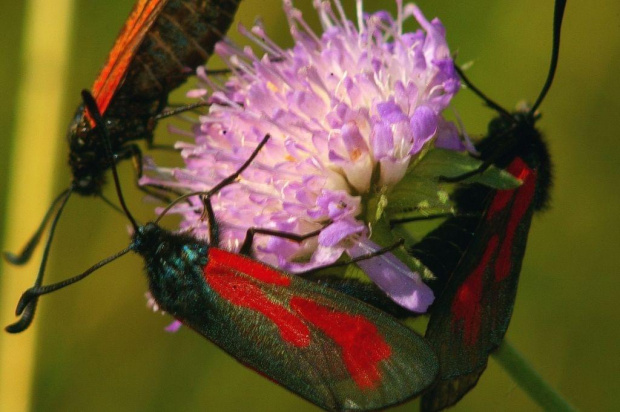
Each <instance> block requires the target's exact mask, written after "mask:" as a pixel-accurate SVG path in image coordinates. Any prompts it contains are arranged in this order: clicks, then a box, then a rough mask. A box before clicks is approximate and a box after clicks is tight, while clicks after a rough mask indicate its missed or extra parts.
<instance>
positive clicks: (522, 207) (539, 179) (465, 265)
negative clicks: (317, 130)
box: [411, 0, 566, 411]
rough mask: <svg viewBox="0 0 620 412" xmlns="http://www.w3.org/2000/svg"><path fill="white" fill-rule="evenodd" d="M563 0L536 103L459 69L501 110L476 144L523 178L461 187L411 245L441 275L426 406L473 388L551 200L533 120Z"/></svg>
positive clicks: (558, 8) (499, 336)
mask: <svg viewBox="0 0 620 412" xmlns="http://www.w3.org/2000/svg"><path fill="white" fill-rule="evenodd" d="M565 6H566V1H564V0H558V1H556V3H555V15H554V31H553V32H554V41H553V53H552V60H551V67H550V70H549V75H548V78H547V82H546V84H545V86H544V87H543V90H542V92H541V93H540V96H539V97H538V99H537V101H536V103H535V104H534V105H533V106H532V107H531V108H529V109H526V110H523V111H518V112H516V113H508V112H507V111H506V110H504V109H502V108H501V107H500V106H499V105H497V104H496V103H494V102H493V101H491V100H490V99H488V98H487V97H486V96H485V95H484V94H482V93H481V92H480V91H479V90H478V89H476V88H475V87H474V86H473V85H472V84H471V83H470V82H469V80H468V79H467V78H466V77H465V76H464V75H463V74H462V73H461V77H462V78H463V80H464V81H465V83H467V85H468V86H469V87H470V88H471V89H472V90H473V91H475V92H476V93H477V94H478V95H480V96H481V97H482V98H483V99H484V101H485V102H486V103H487V104H488V105H489V106H491V107H492V108H494V109H496V110H497V111H498V112H499V116H498V117H497V118H495V119H494V120H493V121H491V123H490V125H489V130H488V135H487V136H486V137H485V138H484V139H483V140H482V141H481V142H480V143H479V144H478V145H477V146H476V148H477V149H478V151H479V152H480V157H481V159H482V160H483V161H484V162H485V163H486V165H490V164H493V165H495V166H497V167H500V168H505V169H506V170H507V171H508V172H510V173H511V174H512V175H514V176H515V177H517V178H518V179H520V180H521V181H522V182H523V183H522V185H521V186H520V187H518V188H517V189H513V190H493V189H490V188H487V187H484V186H481V185H471V186H466V187H464V188H461V189H459V190H457V191H456V193H455V203H456V206H457V209H458V213H459V214H460V215H461V216H456V217H452V218H449V219H447V220H446V221H445V222H443V223H442V224H441V225H440V226H439V227H438V228H437V229H435V230H433V231H432V232H430V233H429V234H428V235H427V236H426V237H425V238H424V239H423V240H422V241H421V242H420V243H418V244H416V245H415V246H414V247H413V248H412V250H411V252H412V254H413V255H414V256H416V257H418V258H419V259H420V260H421V261H422V262H424V263H425V264H426V265H427V266H428V267H429V268H430V269H431V270H432V271H433V273H434V274H435V275H436V276H437V278H438V282H436V284H435V285H433V286H432V287H433V288H434V291H435V292H436V296H437V300H436V302H435V303H434V304H433V307H432V308H431V311H430V321H429V325H428V328H427V331H426V338H427V339H428V341H429V343H430V344H431V346H432V347H433V348H434V349H435V352H436V353H437V356H438V358H439V364H440V372H439V377H438V380H437V383H436V384H435V386H434V387H433V388H432V389H431V390H430V391H429V392H427V393H426V394H425V395H424V396H423V398H422V410H425V411H436V410H441V409H444V408H446V407H449V406H451V405H453V404H454V403H456V402H457V401H458V400H460V399H461V398H462V397H463V396H464V395H465V394H466V393H467V392H468V391H469V390H470V389H471V388H473V387H474V386H475V385H476V383H477V381H478V379H479V377H480V375H481V374H482V372H483V371H484V369H485V368H486V365H487V360H488V356H489V354H490V353H491V352H493V351H494V350H495V349H497V347H498V346H499V345H500V344H501V342H502V340H503V338H504V335H505V333H506V330H507V329H508V324H509V322H510V318H511V315H512V310H513V306H514V303H515V298H516V293H517V285H518V281H519V273H520V271H521V263H522V261H523V257H524V254H525V248H526V243H527V236H528V232H529V229H530V224H531V221H532V216H533V214H534V212H536V211H539V210H541V209H544V208H545V206H546V205H547V203H548V199H549V189H550V186H551V161H550V157H549V153H548V150H547V146H546V144H545V142H544V141H543V138H542V136H541V134H540V132H539V131H538V130H537V129H536V128H535V122H536V120H537V119H538V117H539V115H538V114H537V113H536V110H537V108H538V107H539V105H540V103H541V102H542V101H543V99H544V97H545V95H546V93H547V91H548V90H549V87H550V86H551V83H552V80H553V77H554V74H555V69H556V66H557V61H558V54H559V42H560V29H561V24H562V17H563V13H564V8H565ZM463 177H464V176H463Z"/></svg>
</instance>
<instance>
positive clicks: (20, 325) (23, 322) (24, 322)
mask: <svg viewBox="0 0 620 412" xmlns="http://www.w3.org/2000/svg"><path fill="white" fill-rule="evenodd" d="M71 192H72V190H71V189H67V190H65V191H64V192H62V193H61V195H60V196H59V197H58V198H57V199H56V200H55V201H54V204H55V203H57V202H60V206H59V207H58V211H57V212H56V215H55V216H54V219H53V220H52V224H51V226H50V232H49V235H48V238H47V242H45V248H44V249H43V257H42V258H41V264H40V265H39V272H38V273H37V277H36V279H35V281H34V286H33V288H38V287H40V286H41V284H42V283H43V275H44V274H45V268H46V266H47V259H48V257H49V254H50V248H51V246H52V239H53V238H54V233H55V232H56V225H57V224H58V221H59V220H60V215H62V211H63V209H64V208H65V205H66V204H67V201H68V200H69V197H70V196H71ZM24 309H25V310H24ZM24 309H22V310H21V311H20V314H21V313H22V312H23V315H22V317H21V318H20V319H19V320H18V321H17V322H15V323H13V324H11V325H9V326H7V327H6V328H5V329H6V331H7V332H9V333H19V332H23V331H24V330H26V329H27V328H28V326H30V324H31V323H32V320H33V319H34V314H35V312H36V309H37V298H36V297H34V299H31V300H30V301H29V302H28V304H27V305H26V306H25V307H24ZM18 316H19V315H18Z"/></svg>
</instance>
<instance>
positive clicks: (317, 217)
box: [142, 0, 464, 312]
mask: <svg viewBox="0 0 620 412" xmlns="http://www.w3.org/2000/svg"><path fill="white" fill-rule="evenodd" d="M314 4H315V8H316V10H317V12H318V14H319V18H320V22H321V24H322V26H323V34H322V35H319V34H317V33H315V32H313V31H312V29H310V28H309V26H308V25H307V24H306V22H305V21H304V19H303V18H302V15H301V12H300V11H299V10H297V9H295V8H294V7H293V5H292V2H291V1H289V0H284V10H285V13H286V15H287V18H288V21H289V25H290V32H291V35H292V37H293V39H294V41H295V46H294V47H293V48H292V49H286V50H285V49H282V48H280V47H279V46H278V45H277V44H276V43H275V42H274V41H273V40H271V39H270V38H269V37H268V36H267V34H266V33H265V30H264V29H263V27H260V26H257V27H254V28H252V29H251V30H247V29H245V28H243V27H242V28H240V30H241V32H242V33H243V34H245V36H246V37H247V38H249V39H250V40H251V41H253V42H254V43H256V44H257V45H259V46H260V47H261V48H262V49H263V50H264V52H265V54H264V56H262V57H260V56H256V55H255V54H254V53H253V52H252V50H251V49H250V48H249V47H246V48H239V47H237V46H235V45H233V44H231V43H229V42H226V41H224V42H221V43H219V44H218V45H217V46H216V52H217V53H218V54H219V55H220V56H221V57H222V58H223V59H224V61H226V63H227V64H228V65H229V67H230V69H231V70H232V72H233V74H232V75H231V76H230V77H229V78H228V79H227V81H226V83H224V84H221V83H218V81H217V79H213V78H210V77H209V76H207V75H206V72H205V70H204V69H202V70H199V71H198V76H199V78H200V79H201V80H202V82H203V88H201V89H198V90H194V91H192V92H190V93H189V96H191V97H197V98H204V97H206V98H208V100H209V102H210V103H211V106H210V109H209V113H208V114H207V115H205V116H202V117H201V118H200V122H199V123H198V124H197V125H196V126H195V128H194V134H195V143H191V144H190V143H179V144H178V145H177V147H178V148H179V149H181V154H182V156H183V158H184V160H185V167H184V168H180V169H166V168H161V167H159V168H154V173H151V175H150V176H149V177H145V178H143V181H142V182H143V183H145V184H146V183H156V184H158V185H165V186H168V187H172V188H174V189H175V190H181V191H196V190H208V189H210V188H212V187H213V186H215V185H216V184H217V183H218V182H220V181H221V180H222V179H223V178H224V177H226V176H227V175H229V174H231V173H232V172H234V171H235V170H236V169H237V168H238V167H239V166H240V165H241V164H242V163H243V162H244V161H245V160H246V159H247V158H248V157H249V156H250V154H251V153H252V151H253V150H254V148H255V147H256V146H257V144H258V143H259V142H260V141H261V140H262V139H263V138H264V136H265V135H267V134H269V135H270V136H271V138H270V140H269V141H268V142H267V144H266V146H265V147H264V148H263V149H262V150H261V152H260V153H259V155H258V157H257V158H256V159H255V161H254V162H253V163H252V165H251V166H250V167H249V168H248V169H247V170H246V171H245V172H244V173H243V174H242V176H241V178H240V179H239V181H238V183H235V184H233V185H230V186H227V187H225V188H224V189H223V190H222V191H221V192H220V193H218V194H217V195H216V196H215V197H214V198H213V199H212V200H213V205H214V210H215V214H216V217H217V219H218V222H219V224H220V230H221V239H222V241H221V244H220V245H219V246H220V247H223V248H226V249H228V250H237V249H238V248H239V246H240V244H241V242H242V241H243V238H244V236H245V232H246V230H247V229H248V228H249V227H262V228H269V229H274V230H279V231H284V232H293V233H298V234H305V233H308V232H312V231H316V230H320V234H319V235H318V236H316V237H314V238H311V239H309V240H307V241H305V242H303V243H302V244H297V243H294V242H291V241H289V240H285V239H281V238H277V237H273V236H258V237H257V238H256V242H255V251H254V253H255V256H256V258H258V259H259V260H262V261H265V262H267V263H270V264H272V265H275V266H277V267H281V268H282V269H284V270H288V271H292V272H300V271H304V270H308V269H310V268H313V267H317V266H323V265H326V264H329V263H333V262H334V261H336V260H337V259H339V258H340V256H341V255H342V254H343V253H347V254H348V255H349V256H351V257H356V256H360V255H363V254H366V253H369V252H372V251H375V250H377V249H379V248H380V247H379V246H378V245H377V244H375V243H374V242H372V241H371V240H370V238H372V235H371V233H372V225H371V224H370V222H369V221H368V220H367V219H366V217H365V216H366V215H368V213H367V211H368V208H369V205H368V204H367V203H366V202H367V201H368V199H370V198H372V197H373V196H374V195H375V194H376V193H385V194H387V197H388V198H389V192H390V188H391V187H393V186H394V185H395V184H396V183H398V182H399V181H400V180H401V179H402V178H403V176H405V174H406V173H407V171H408V168H409V166H410V165H411V164H412V163H413V162H415V161H417V160H418V159H419V158H420V156H423V155H424V153H425V152H427V151H428V150H430V149H432V148H433V147H434V146H435V144H437V145H438V146H440V147H442V148H447V149H451V150H463V149H464V145H463V142H462V141H461V140H460V138H459V135H458V131H457V128H456V127H455V126H454V125H453V124H452V123H449V122H448V121H446V120H445V119H444V118H443V117H442V115H441V113H442V111H443V110H444V109H446V107H447V106H448V104H449V102H450V100H451V98H452V96H453V95H454V94H455V93H456V92H457V91H458V89H459V80H458V76H457V75H456V73H455V71H454V68H453V66H452V60H451V57H450V52H449V49H448V46H447V43H446V40H445V30H444V28H443V26H442V25H441V23H440V22H439V20H437V19H434V20H432V21H431V22H429V21H427V20H426V19H425V18H424V16H423V15H422V13H421V11H420V10H419V9H418V8H417V7H416V6H414V5H407V6H405V7H403V5H402V4H401V1H400V0H397V4H398V6H399V7H398V10H399V11H398V15H397V17H396V18H395V19H394V18H393V17H391V16H390V15H389V14H388V13H386V12H378V13H374V14H364V13H363V12H362V7H361V1H358V2H357V5H358V13H357V15H358V21H357V22H356V23H353V22H351V21H349V20H347V19H346V17H345V16H344V14H343V12H342V6H341V4H340V0H334V1H333V5H334V6H335V7H334V8H333V7H332V2H329V1H315V2H314ZM410 17H414V18H415V19H416V20H417V21H418V23H419V24H420V26H421V27H422V28H421V29H419V30H417V31H416V32H414V33H403V29H402V27H403V22H404V21H405V20H406V19H408V18H410ZM174 211H175V212H176V213H179V214H181V215H183V218H184V219H183V222H182V224H181V228H182V229H192V230H193V233H194V234H196V235H197V236H206V233H207V228H206V226H205V224H204V223H202V222H200V220H199V217H200V215H201V211H202V203H201V202H200V201H199V200H198V199H191V204H184V205H178V206H177V207H176V208H175V209H174ZM369 237H370V238H369ZM360 267H361V268H362V269H363V270H364V271H365V272H366V273H367V275H368V276H370V277H371V279H372V280H373V281H374V282H375V283H376V284H377V285H378V286H379V287H380V288H382V289H383V290H384V291H385V292H386V293H387V294H388V295H389V296H391V297H392V299H394V300H395V301H396V302H398V303H399V304H401V305H402V306H404V307H406V308H408V309H410V310H413V311H416V312H424V311H426V309H427V307H428V306H429V305H430V304H431V303H432V301H433V294H432V292H431V290H430V289H429V288H428V287H427V286H426V285H425V284H424V283H423V282H422V281H421V279H420V276H419V275H418V274H417V273H414V272H412V271H411V270H410V269H409V268H408V267H407V266H406V265H405V264H403V263H402V262H400V261H399V260H398V259H397V258H396V257H394V255H392V254H389V253H388V254H386V255H382V256H379V257H376V258H373V259H370V260H368V261H364V262H361V263H360Z"/></svg>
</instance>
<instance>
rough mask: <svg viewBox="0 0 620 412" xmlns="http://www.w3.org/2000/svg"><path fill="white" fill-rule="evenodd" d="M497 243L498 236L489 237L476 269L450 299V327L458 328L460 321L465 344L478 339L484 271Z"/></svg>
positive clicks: (470, 343)
mask: <svg viewBox="0 0 620 412" xmlns="http://www.w3.org/2000/svg"><path fill="white" fill-rule="evenodd" d="M498 243H499V236H497V235H494V236H493V237H491V239H490V240H489V243H488V245H487V248H486V249H485V251H484V254H483V255H482V260H481V261H480V263H478V266H476V269H474V271H473V272H472V273H471V274H470V275H469V276H467V278H466V279H465V282H463V284H462V285H461V286H460V287H459V289H458V290H457V292H456V295H455V296H454V300H453V301H452V307H451V311H452V314H453V324H452V327H453V328H460V326H458V325H459V324H460V323H461V322H462V325H463V326H462V328H463V339H464V340H465V343H466V344H467V345H474V344H475V343H476V341H477V340H478V335H479V333H480V323H481V321H482V308H481V307H480V300H481V299H482V292H483V290H482V286H483V277H484V272H485V269H486V268H487V266H488V265H489V262H490V261H491V258H492V257H493V255H494V254H495V251H496V249H497V245H498Z"/></svg>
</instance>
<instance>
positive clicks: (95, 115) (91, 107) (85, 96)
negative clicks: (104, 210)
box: [82, 90, 138, 231]
mask: <svg viewBox="0 0 620 412" xmlns="http://www.w3.org/2000/svg"><path fill="white" fill-rule="evenodd" d="M82 100H83V101H84V106H85V107H86V109H87V110H88V113H89V114H90V117H91V118H92V119H93V120H94V121H95V126H98V127H99V132H100V133H101V137H102V138H103V141H104V146H105V151H106V155H107V156H108V159H109V161H110V164H111V165H112V175H113V176H114V187H115V188H116V194H117V196H118V200H119V202H120V204H121V208H122V209H123V212H125V215H126V216H127V218H128V219H129V221H130V222H131V225H132V226H133V229H134V231H137V230H138V224H137V223H136V220H135V219H134V218H133V216H132V215H131V213H130V212H129V209H128V208H127V204H126V203H125V198H124V197H123V192H122V190H121V182H120V179H119V178H118V171H117V170H116V157H115V155H114V153H113V152H112V145H111V144H110V133H109V132H108V128H107V127H106V125H105V122H104V121H103V116H101V112H100V111H99V107H98V106H97V102H96V101H95V98H94V97H93V95H92V94H91V93H90V92H89V91H88V90H82Z"/></svg>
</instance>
